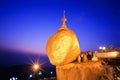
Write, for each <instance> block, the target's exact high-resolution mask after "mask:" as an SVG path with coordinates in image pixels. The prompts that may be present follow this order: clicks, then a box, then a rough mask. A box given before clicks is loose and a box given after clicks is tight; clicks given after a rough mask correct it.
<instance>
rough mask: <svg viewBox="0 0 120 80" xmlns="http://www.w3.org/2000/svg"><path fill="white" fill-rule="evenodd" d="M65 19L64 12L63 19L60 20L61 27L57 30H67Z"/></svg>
mask: <svg viewBox="0 0 120 80" xmlns="http://www.w3.org/2000/svg"><path fill="white" fill-rule="evenodd" d="M66 21H67V19H66V17H65V10H64V11H63V18H62V25H61V27H60V28H59V29H58V30H65V29H68V28H67V26H66Z"/></svg>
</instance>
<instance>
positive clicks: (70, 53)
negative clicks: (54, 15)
mask: <svg viewBox="0 0 120 80" xmlns="http://www.w3.org/2000/svg"><path fill="white" fill-rule="evenodd" d="M62 21H63V23H62V26H61V27H60V28H59V29H58V32H57V33H55V34H53V35H52V36H51V37H50V38H49V39H48V42H47V45H46V52H47V55H48V57H49V60H50V62H51V64H53V65H64V64H68V63H70V62H72V61H74V60H75V59H76V58H77V57H78V56H79V55H80V47H79V43H78V39H77V37H76V35H75V33H74V32H73V31H72V30H70V29H68V28H67V26H66V24H65V21H66V18H65V17H63V18H62Z"/></svg>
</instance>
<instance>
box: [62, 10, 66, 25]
mask: <svg viewBox="0 0 120 80" xmlns="http://www.w3.org/2000/svg"><path fill="white" fill-rule="evenodd" d="M65 22H66V17H65V10H64V11H63V18H62V24H65Z"/></svg>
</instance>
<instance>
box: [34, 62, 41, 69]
mask: <svg viewBox="0 0 120 80" xmlns="http://www.w3.org/2000/svg"><path fill="white" fill-rule="evenodd" d="M39 69H40V65H39V64H38V63H34V64H33V71H37V70H39Z"/></svg>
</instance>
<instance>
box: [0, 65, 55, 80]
mask: <svg viewBox="0 0 120 80" xmlns="http://www.w3.org/2000/svg"><path fill="white" fill-rule="evenodd" d="M41 71H42V72H43V75H42V77H50V72H51V71H52V72H53V74H52V76H56V72H55V66H52V65H49V66H48V65H47V66H42V70H41ZM30 74H34V72H33V71H32V69H31V65H29V64H22V65H15V66H12V67H8V68H6V69H3V70H2V71H1V72H0V75H1V77H0V80H1V79H2V80H10V78H11V77H17V78H18V80H28V79H29V75H30ZM36 75H37V74H36Z"/></svg>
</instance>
